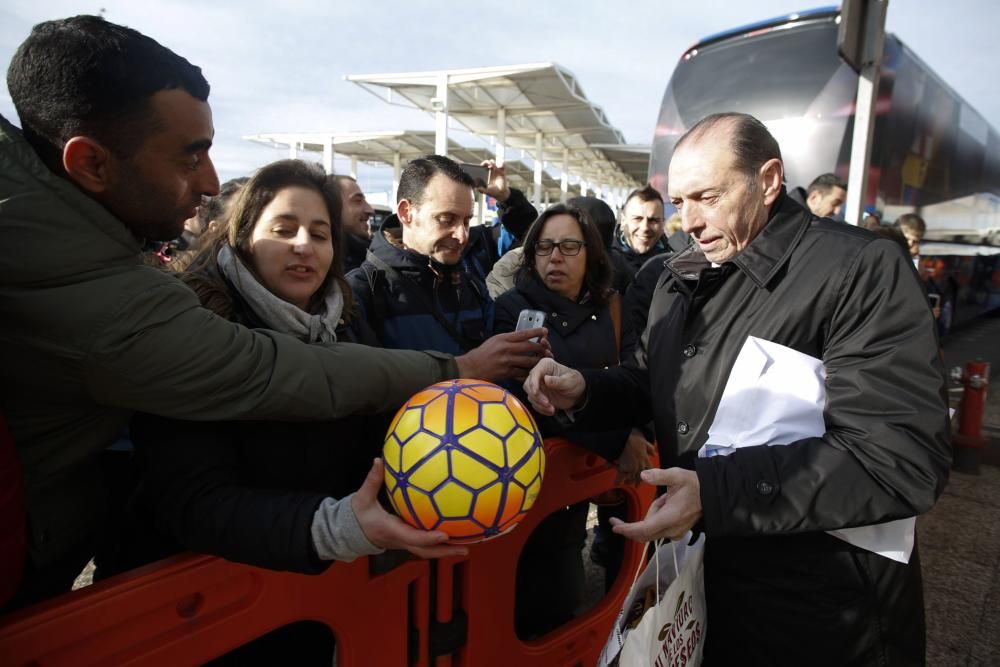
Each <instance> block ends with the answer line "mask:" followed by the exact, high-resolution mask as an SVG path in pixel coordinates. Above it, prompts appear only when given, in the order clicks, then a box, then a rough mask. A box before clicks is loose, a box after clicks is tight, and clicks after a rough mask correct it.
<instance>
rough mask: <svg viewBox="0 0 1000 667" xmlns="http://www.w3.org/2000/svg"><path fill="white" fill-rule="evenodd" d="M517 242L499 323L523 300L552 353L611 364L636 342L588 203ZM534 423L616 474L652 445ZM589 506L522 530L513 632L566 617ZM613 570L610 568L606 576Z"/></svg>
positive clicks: (633, 465)
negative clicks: (527, 533) (542, 323)
mask: <svg viewBox="0 0 1000 667" xmlns="http://www.w3.org/2000/svg"><path fill="white" fill-rule="evenodd" d="M523 249H524V252H523V255H522V260H521V264H520V267H519V269H518V274H517V279H516V287H515V288H514V289H512V290H510V291H508V292H507V293H505V294H503V295H502V296H500V297H499V298H498V299H497V302H496V331H497V332H501V333H502V332H506V331H513V330H514V328H515V326H516V324H517V320H518V316H519V314H520V313H521V311H522V310H525V309H531V310H540V311H542V312H544V313H546V325H547V326H546V328H547V329H548V331H549V332H550V333H549V343H550V345H551V347H552V354H553V357H554V358H555V359H557V360H559V361H560V362H561V363H563V364H566V365H568V366H571V367H574V368H605V367H607V366H610V365H617V364H618V362H619V360H620V359H621V358H622V356H623V355H624V354H627V353H628V352H629V351H630V350H631V348H632V346H633V345H634V335H633V334H632V331H631V329H630V328H629V327H628V326H627V322H626V323H623V321H622V312H621V300H620V297H619V295H618V294H617V293H616V292H614V290H613V289H612V288H611V282H612V276H613V270H612V268H611V260H610V257H609V256H608V251H607V249H606V248H605V247H604V245H603V241H602V238H601V235H600V232H599V230H598V228H597V226H596V225H595V224H594V223H593V222H592V221H591V220H590V218H589V216H588V215H587V213H585V212H584V211H583V210H582V209H580V208H577V207H575V206H570V205H565V204H557V205H556V206H553V207H551V208H549V209H547V210H546V211H545V212H544V213H542V215H541V216H540V217H539V218H538V220H537V221H536V222H535V223H534V225H532V227H531V229H530V230H529V231H528V234H527V237H526V238H525V242H524V246H523ZM623 325H624V326H623ZM539 423H540V427H541V428H542V433H543V435H546V436H551V435H567V437H569V439H570V440H572V441H573V442H575V443H577V444H580V445H582V446H584V447H587V448H588V449H591V450H592V451H595V452H597V453H598V454H600V455H601V456H602V457H604V458H605V459H607V460H609V461H613V462H617V466H618V470H619V475H620V476H621V477H622V478H623V479H628V480H631V481H638V476H639V472H640V471H642V470H643V469H645V468H647V467H649V457H650V456H651V455H652V447H653V446H652V445H651V444H650V443H649V442H648V440H647V439H646V437H645V435H644V434H643V433H642V432H641V431H639V430H636V431H634V432H630V429H628V428H623V429H617V430H613V431H610V432H600V433H567V432H566V430H565V429H564V428H562V427H561V426H559V425H557V424H556V423H555V422H554V420H551V419H542V420H540V422H539ZM588 507H589V504H588V503H586V502H582V503H577V504H575V505H572V506H570V507H568V508H566V509H565V510H562V511H559V512H556V513H555V514H552V515H550V516H548V517H546V519H545V520H544V521H543V522H542V524H541V525H540V526H539V527H538V528H537V529H536V530H535V532H534V533H533V534H532V536H531V538H529V540H528V542H527V544H526V546H525V548H524V551H523V552H522V556H521V561H520V563H519V565H518V577H517V606H516V611H515V623H516V626H517V631H518V634H519V635H520V636H522V637H531V636H536V635H540V634H544V633H546V632H548V631H550V630H552V629H554V628H556V627H558V626H559V625H562V624H563V623H565V622H566V621H568V620H570V619H571V618H573V612H574V609H575V608H576V607H577V605H578V604H579V603H580V598H581V594H582V592H583V590H584V588H585V583H584V581H585V577H584V571H583V561H582V560H581V549H582V548H583V545H584V541H585V539H586V532H587V528H586V523H587V511H588ZM617 546H618V549H619V550H620V549H621V547H623V546H624V545H623V544H619V545H617ZM617 556H618V558H617V559H615V560H616V562H617V561H618V560H620V554H617ZM616 574H617V572H612V573H610V579H611V581H613V580H614V577H615V575H616Z"/></svg>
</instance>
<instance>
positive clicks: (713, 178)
mask: <svg viewBox="0 0 1000 667" xmlns="http://www.w3.org/2000/svg"><path fill="white" fill-rule="evenodd" d="M733 163H734V156H733V150H732V143H731V142H730V140H729V134H728V133H722V132H709V133H705V134H703V135H701V136H699V137H692V138H690V139H689V140H688V141H686V142H684V143H683V144H682V145H681V146H679V147H678V148H677V150H675V151H674V155H673V157H672V158H671V159H670V166H669V167H668V169H667V190H668V192H669V195H670V196H671V197H676V196H682V195H684V194H685V193H690V192H692V191H699V190H707V189H710V188H715V187H721V186H722V185H724V184H726V183H728V182H730V181H731V180H733V179H734V178H738V177H739V176H740V174H739V171H738V170H737V169H736V167H735V166H734V164H733Z"/></svg>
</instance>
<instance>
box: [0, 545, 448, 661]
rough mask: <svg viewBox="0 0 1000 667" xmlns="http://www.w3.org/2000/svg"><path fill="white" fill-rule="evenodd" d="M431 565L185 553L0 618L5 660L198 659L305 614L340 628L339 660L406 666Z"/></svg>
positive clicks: (422, 617)
mask: <svg viewBox="0 0 1000 667" xmlns="http://www.w3.org/2000/svg"><path fill="white" fill-rule="evenodd" d="M428 572H429V564H428V562H427V561H408V562H405V563H403V564H402V565H401V566H399V567H396V568H395V569H393V570H390V571H389V572H387V573H385V574H382V575H376V576H372V575H371V574H370V573H369V560H368V559H359V560H357V561H355V562H353V563H337V564H335V565H334V566H332V567H331V568H330V569H329V570H327V571H326V572H325V573H323V574H322V575H319V576H306V575H301V574H291V573H286V572H273V571H270V570H263V569H259V568H255V567H250V566H247V565H239V564H236V563H230V562H227V561H224V560H221V559H219V558H213V557H210V556H194V555H184V556H178V557H175V558H171V559H168V560H165V561H161V562H159V563H154V564H152V565H148V566H146V567H143V568H140V569H137V570H134V571H132V572H128V573H125V574H123V575H120V576H118V577H114V578H111V579H108V580H107V581H105V582H101V583H98V584H95V585H93V586H90V587H88V588H85V589H82V590H79V591H74V592H73V593H70V594H68V595H65V596H63V597H61V598H57V599H55V600H52V601H50V602H46V603H43V604H40V605H37V606H35V607H32V608H28V609H25V610H23V611H21V612H18V613H16V614H12V615H10V616H7V617H5V618H2V619H0V665H4V667H21V666H24V667H28V666H29V665H30V666H31V667H48V666H49V665H52V666H57V665H67V666H73V667H84V666H85V665H200V664H202V663H204V662H205V661H207V660H210V659H212V658H215V657H218V656H220V655H223V654H225V653H227V652H229V651H231V650H232V649H234V648H236V647H238V646H241V645H243V644H245V643H247V642H249V641H251V640H252V639H255V638H257V637H259V636H261V635H264V634H266V633H268V632H270V631H271V630H273V629H275V628H278V627H281V626H284V625H287V624H289V623H293V622H295V621H302V620H316V621H320V622H322V623H324V624H326V625H327V626H328V627H330V628H331V629H332V630H333V632H334V635H335V637H336V640H337V659H338V663H337V664H338V665H341V666H343V667H354V666H357V665H406V664H408V659H409V656H408V653H409V647H408V643H409V633H408V632H407V628H413V629H416V630H417V631H418V632H420V635H421V643H422V644H423V645H425V646H426V634H427V633H426V630H427V627H428V610H429V608H430V603H429V599H428V594H429V589H428V587H427V581H428V578H427V577H428ZM289 658H290V660H291V659H292V656H289ZM290 664H291V663H290ZM414 664H417V665H426V664H427V663H426V661H422V660H420V661H417V662H416V663H414Z"/></svg>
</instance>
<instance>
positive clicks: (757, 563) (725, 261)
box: [525, 113, 950, 665]
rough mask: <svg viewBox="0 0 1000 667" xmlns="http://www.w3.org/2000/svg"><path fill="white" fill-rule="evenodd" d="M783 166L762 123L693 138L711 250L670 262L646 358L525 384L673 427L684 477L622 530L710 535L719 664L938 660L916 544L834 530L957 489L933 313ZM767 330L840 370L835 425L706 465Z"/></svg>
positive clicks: (911, 284) (672, 186)
mask: <svg viewBox="0 0 1000 667" xmlns="http://www.w3.org/2000/svg"><path fill="white" fill-rule="evenodd" d="M782 172H783V166H782V162H781V154H780V150H779V148H778V144H777V142H776V141H775V140H774V138H773V137H772V136H771V135H770V133H769V132H768V131H767V128H765V127H764V125H763V124H761V123H760V122H759V121H758V120H756V119H755V118H753V117H751V116H746V115H743V114H734V113H728V114H717V115H714V116H709V117H707V118H705V119H703V120H702V121H700V122H699V123H698V124H696V125H695V126H694V127H692V128H691V129H690V130H689V131H688V133H687V134H685V135H684V137H682V138H681V140H680V142H678V144H677V147H676V149H675V152H674V156H673V159H672V161H671V164H670V168H669V174H668V175H669V180H668V195H669V199H670V201H671V203H672V204H673V205H674V207H675V208H677V210H678V211H679V212H680V214H681V218H682V222H683V227H684V231H685V232H687V233H689V234H691V236H692V237H693V239H694V243H693V244H692V246H691V247H690V248H688V249H687V250H685V251H682V252H680V253H677V254H676V255H674V256H672V257H671V258H670V259H669V260H667V262H666V266H665V269H664V271H663V272H662V274H661V275H660V277H659V280H658V282H657V284H656V288H655V290H654V292H653V296H652V302H651V307H650V312H649V319H648V323H647V327H646V331H645V333H644V335H643V336H642V339H641V342H640V345H639V346H638V347H637V350H636V354H635V355H634V357H633V358H632V359H631V360H629V361H628V362H627V363H626V364H624V365H622V366H619V367H617V368H612V369H609V370H600V371H583V372H582V373H581V372H578V371H574V370H571V369H569V368H566V367H563V366H559V365H558V364H556V363H555V362H554V361H552V360H551V359H549V360H543V361H541V362H539V364H538V365H537V366H536V367H535V369H534V370H533V371H532V372H531V374H530V376H529V378H528V380H527V381H526V383H525V388H526V390H527V392H528V394H529V396H530V398H531V400H532V402H533V403H534V404H535V407H536V408H537V409H538V410H539V411H541V412H543V413H545V414H552V413H554V412H555V410H557V409H570V408H573V409H576V410H577V412H575V413H574V415H573V416H574V418H575V419H576V420H577V421H578V422H580V423H581V424H601V425H603V426H605V427H607V426H608V425H609V424H610V422H614V421H616V420H621V421H625V422H627V423H636V422H641V421H642V419H644V418H646V417H648V416H650V415H651V416H652V417H653V419H654V422H655V425H656V435H657V440H658V444H659V447H660V461H661V463H662V464H663V465H665V466H666V469H663V470H648V471H645V472H644V473H643V478H644V480H645V481H646V482H648V483H651V484H656V485H658V486H660V487H665V488H663V490H664V495H663V496H661V497H660V498H659V499H658V500H657V502H655V503H654V504H653V506H652V507H651V509H650V510H649V512H648V514H647V515H646V517H645V519H644V520H642V521H638V522H635V523H632V524H622V523H620V522H618V525H616V527H615V530H616V531H617V532H620V533H622V534H624V535H626V536H627V537H630V538H634V539H638V540H652V539H654V538H660V537H670V538H679V537H681V536H683V535H684V534H686V532H687V531H688V530H690V529H695V530H703V531H704V532H705V534H706V536H707V538H708V539H707V541H706V544H705V570H704V571H705V591H706V597H707V610H708V618H709V619H710V622H709V624H708V634H707V636H706V645H705V658H706V661H707V662H710V663H711V664H720V665H729V664H741V665H773V664H782V665H821V664H822V665H848V664H850V665H904V664H905V665H911V664H923V662H924V643H925V642H924V617H923V598H922V590H921V581H920V565H919V561H918V558H917V549H916V546H915V544H912V543H911V544H910V545H909V546H912V551H911V550H910V549H907V545H905V544H902V545H900V546H901V551H902V553H903V556H898V555H897V556H896V559H892V558H889V557H886V556H885V555H880V554H879V553H875V552H873V551H869V550H867V549H865V548H861V547H859V546H856V545H855V544H854V543H851V542H847V541H844V540H842V539H838V538H837V537H834V536H832V535H830V534H829V533H828V532H827V531H842V530H843V529H849V528H856V527H863V526H871V525H873V524H883V523H886V522H890V521H895V520H903V519H909V518H912V517H914V516H916V515H918V514H920V513H922V512H926V511H927V510H929V509H930V508H931V507H932V506H933V504H934V502H935V501H936V500H937V498H938V496H939V494H940V493H941V491H942V489H943V488H944V485H945V482H946V481H947V475H948V468H949V464H950V452H949V445H948V439H947V436H948V415H947V407H946V403H945V397H944V387H945V383H944V377H943V372H942V367H941V363H940V360H939V356H938V352H937V340H936V335H935V332H934V327H933V321H932V318H931V312H930V308H929V307H928V305H927V300H926V299H925V298H924V296H923V292H922V290H921V288H920V284H919V282H918V279H917V276H916V274H915V272H914V270H913V266H912V264H910V262H909V260H908V258H907V257H905V256H904V254H903V253H902V252H901V250H900V248H899V247H898V246H897V245H896V244H894V243H892V242H891V241H887V240H884V239H880V238H878V237H877V236H875V235H874V234H871V233H870V232H867V231H865V230H861V229H858V228H856V227H852V226H849V225H844V224H839V223H835V222H832V221H830V220H827V219H820V218H817V217H816V216H814V215H812V213H811V212H809V211H808V210H805V209H803V208H802V207H801V206H799V205H798V204H796V203H795V202H793V201H792V200H791V199H790V198H789V197H787V196H786V194H785V192H784V188H783V187H782V185H781V182H782ZM750 336H753V337H755V338H756V339H762V340H764V341H770V343H773V344H777V345H780V346H784V347H786V348H790V350H791V351H793V352H795V353H800V354H803V355H808V356H810V357H813V358H814V359H815V360H818V361H821V362H822V367H823V369H824V370H825V379H823V380H817V382H820V383H821V385H822V387H823V390H824V391H823V393H825V403H824V407H823V411H822V420H821V421H820V422H819V423H820V425H821V426H820V430H822V429H824V428H825V431H824V432H821V433H817V434H815V435H810V436H804V437H800V438H797V439H795V438H793V439H792V440H793V441H791V442H789V441H787V440H776V441H767V442H765V443H763V444H760V445H758V446H745V447H740V448H738V449H735V451H734V453H732V454H731V455H729V456H713V457H699V456H698V452H699V450H700V449H701V448H702V446H703V445H705V444H706V442H707V440H708V435H709V429H710V427H712V425H713V423H714V422H715V420H716V419H717V417H718V416H719V415H717V414H716V412H717V409H718V406H719V403H720V400H721V398H722V394H723V391H724V388H725V387H726V385H727V382H728V381H729V376H730V371H731V370H732V368H733V365H734V362H735V361H736V359H737V357H738V355H739V354H740V351H741V349H742V348H743V347H744V345H745V343H746V342H747V340H748V337H750ZM774 400H775V399H770V400H769V399H768V398H766V397H764V398H761V403H760V404H756V405H754V406H751V412H754V411H759V410H760V409H761V407H763V406H768V407H771V406H773V405H774V404H773V401H774ZM778 400H783V399H778ZM587 406H598V407H597V409H595V410H587ZM725 416H729V417H731V416H732V415H725ZM724 444H732V445H737V444H739V443H736V442H733V443H724ZM771 445H783V446H771ZM876 551H877V549H876Z"/></svg>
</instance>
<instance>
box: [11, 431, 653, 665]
mask: <svg viewBox="0 0 1000 667" xmlns="http://www.w3.org/2000/svg"><path fill="white" fill-rule="evenodd" d="M545 450H546V454H547V464H546V472H545V481H544V482H543V484H542V491H541V493H540V494H539V497H538V500H537V501H536V503H535V507H534V508H533V509H532V511H531V512H529V514H528V516H527V517H526V518H525V519H524V520H523V521H522V522H521V525H520V526H519V527H518V528H517V529H516V530H514V531H513V532H511V533H509V534H507V535H505V536H503V537H500V538H498V539H495V540H492V541H490V542H485V543H482V544H476V545H471V546H470V550H469V551H470V553H469V556H468V557H467V558H464V559H447V560H442V561H434V562H429V561H421V560H410V561H406V562H403V563H402V564H400V565H398V566H396V567H394V568H393V569H391V570H389V571H388V572H385V573H383V574H373V573H372V571H371V569H372V565H373V563H374V561H373V560H372V559H359V560H357V561H355V562H354V563H337V564H334V565H333V566H332V567H330V569H329V570H327V572H326V573H324V574H322V575H320V576H306V575H300V574H291V573H286V572H273V571H270V570H264V569H260V568H255V567H251V566H247V565H240V564H236V563H230V562H227V561H224V560H221V559H219V558H214V557H211V556H197V555H190V554H187V555H181V556H176V557H174V558H170V559H167V560H164V561H161V562H159V563H153V564H152V565H148V566H146V567H143V568H139V569H137V570H133V571H132V572H127V573H125V574H122V575H119V576H117V577H114V578H111V579H108V580H107V581H104V582H100V583H98V584H95V585H93V586H90V587H87V588H85V589H82V590H79V591H74V592H73V593H69V594H67V595H65V596H62V597H60V598H57V599H54V600H51V601H48V602H45V603H42V604H40V605H37V606H35V607H31V608H28V609H25V610H22V611H20V612H17V613H16V614H11V615H9V616H6V617H3V618H0V665H3V667H29V666H30V667H49V666H53V667H55V666H59V665H67V666H69V665H71V666H72V667H86V666H89V665H172V666H174V665H199V664H202V663H204V662H205V661H207V660H211V659H212V658H215V657H218V656H220V655H224V654H225V653H227V652H229V651H231V650H233V649H234V648H236V647H238V646H241V645H243V644H246V643H248V642H250V641H251V640H253V639H255V638H257V637H260V636H262V635H264V634H267V633H268V632H270V631H271V630H274V629H276V628H279V627H282V626H284V625H287V624H289V623H294V622H296V621H304V620H313V621H319V622H321V623H324V624H325V625H327V626H328V627H329V628H330V629H331V630H332V631H333V633H334V635H335V637H336V641H337V661H338V662H337V664H338V665H339V666H340V667H355V666H357V665H378V666H380V667H381V666H383V665H384V666H387V667H395V666H397V665H400V666H404V665H415V666H416V667H427V666H428V665H430V664H432V662H431V661H432V657H431V639H430V637H431V635H432V634H434V635H435V641H436V642H437V641H439V640H440V639H441V635H442V634H445V635H446V634H448V632H449V631H451V632H456V631H455V630H454V629H453V628H449V625H448V624H449V621H451V620H452V617H453V616H454V615H455V614H456V611H458V610H456V609H454V605H453V601H454V600H458V604H459V605H460V608H461V613H464V614H465V615H466V616H467V618H468V623H467V626H466V627H463V628H461V629H460V630H458V631H457V637H458V643H459V644H461V645H460V646H459V647H458V648H457V650H455V651H454V652H453V653H452V654H451V655H449V656H445V657H438V658H436V659H434V660H435V662H434V663H433V664H437V665H447V664H453V665H459V666H460V665H466V666H473V665H474V666H476V667H489V666H491V665H505V666H506V665H511V664H516V665H518V666H519V667H530V666H533V665H538V666H541V665H544V666H546V667H553V666H556V665H577V664H584V665H589V664H593V663H594V662H595V661H596V659H597V656H598V654H599V652H600V650H601V649H602V648H603V646H604V642H605V640H606V638H607V634H608V631H609V630H610V627H611V623H612V622H613V620H614V618H615V617H616V615H617V613H618V610H619V608H620V607H621V604H622V602H623V600H624V598H625V595H626V593H627V591H628V587H629V585H630V583H631V581H630V578H631V574H632V573H633V572H635V570H636V568H637V566H638V564H639V560H640V559H641V558H642V555H643V546H642V545H640V544H636V543H628V546H627V548H626V553H625V559H624V563H623V565H622V568H621V572H620V574H619V578H618V581H617V582H616V583H615V585H614V587H613V589H612V590H611V592H610V593H609V594H608V595H607V596H605V598H604V599H603V600H602V601H601V602H600V603H599V604H598V605H597V606H596V607H595V608H593V609H591V610H590V611H588V612H587V613H586V614H585V615H583V616H581V617H580V618H578V619H576V620H575V621H573V622H572V623H570V624H569V625H567V626H565V627H563V628H560V629H559V630H556V631H555V632H553V633H550V634H549V635H546V636H545V637H544V638H542V639H541V640H538V641H534V642H522V641H521V640H519V639H518V638H517V635H516V634H515V631H514V588H515V579H516V573H517V563H518V558H519V555H520V552H521V549H522V548H523V546H524V544H525V542H526V541H527V539H528V537H529V536H530V534H531V532H532V530H534V528H535V527H537V526H538V524H539V523H541V521H542V519H543V518H544V517H545V516H547V515H548V514H550V513H551V512H552V511H554V510H556V509H558V508H560V507H564V506H566V505H568V504H571V503H576V502H580V501H583V500H586V499H588V498H590V497H593V496H596V495H598V494H599V493H601V492H603V491H606V490H608V489H610V488H612V487H613V486H614V476H615V471H614V469H613V468H612V467H611V466H609V465H608V464H607V463H605V462H604V461H603V460H602V459H600V458H599V457H597V456H596V455H594V454H591V453H588V452H586V451H585V450H582V449H580V448H578V447H575V446H573V445H571V444H569V443H567V442H565V441H561V440H549V441H546V443H545ZM624 491H625V493H626V496H627V500H628V503H629V505H630V511H629V514H630V517H631V518H635V517H637V516H639V515H641V514H643V513H644V512H645V508H646V507H648V505H649V503H650V502H652V499H653V489H652V487H648V486H646V485H643V487H642V488H640V489H635V488H632V487H625V488H624ZM456 591H457V596H456ZM432 609H433V610H435V611H434V619H433V620H434V621H435V622H434V623H432V619H431V610H432ZM442 629H443V630H442ZM289 658H290V660H292V656H290V657H289Z"/></svg>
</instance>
